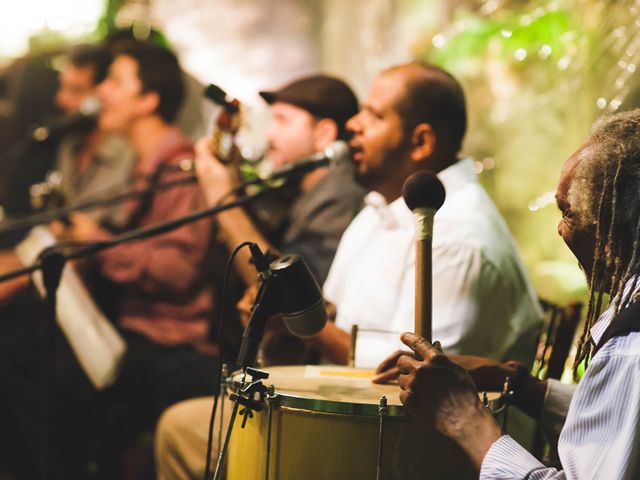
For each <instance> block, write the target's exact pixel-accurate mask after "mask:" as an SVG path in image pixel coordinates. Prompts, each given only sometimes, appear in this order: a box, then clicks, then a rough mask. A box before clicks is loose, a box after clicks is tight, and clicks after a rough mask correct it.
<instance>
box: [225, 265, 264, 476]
mask: <svg viewBox="0 0 640 480" xmlns="http://www.w3.org/2000/svg"><path fill="white" fill-rule="evenodd" d="M260 276H261V278H262V282H261V283H260V287H259V288H258V293H257V294H256V299H255V301H254V302H253V307H252V309H251V316H250V317H249V323H248V324H247V326H246V328H245V331H244V334H243V335H242V344H241V346H240V353H239V354H238V361H237V364H238V366H239V367H241V368H242V377H241V378H240V381H239V382H233V383H232V386H231V388H232V390H233V393H232V394H231V395H230V396H229V398H230V400H232V401H233V402H234V403H233V410H232V412H231V417H230V418H229V424H228V426H227V433H226V435H225V438H224V443H223V444H222V448H221V449H220V450H219V452H218V459H217V461H216V469H215V472H214V474H213V480H219V479H220V478H221V475H222V472H223V469H224V461H225V458H226V454H227V450H228V448H229V442H230V440H231V433H232V431H233V426H234V425H235V420H236V417H237V415H238V413H239V414H240V415H242V417H243V418H242V425H241V426H242V428H244V427H245V425H246V423H247V420H248V419H249V418H253V412H254V411H256V412H259V411H262V410H263V409H264V404H263V402H264V400H265V399H266V398H267V387H265V386H264V384H263V383H262V380H265V379H267V378H269V374H268V373H267V372H264V371H262V370H258V369H256V368H252V367H251V366H250V365H252V364H253V362H254V361H255V359H256V356H257V353H258V349H259V347H260V342H261V340H262V337H263V335H264V329H265V326H266V323H267V318H268V317H269V316H270V315H272V314H274V311H273V308H272V306H273V301H272V299H271V297H270V296H269V286H270V285H271V278H272V277H271V275H270V274H269V272H268V271H267V270H260ZM247 375H249V376H250V377H251V381H249V382H247ZM256 395H258V399H256V398H255V397H256ZM241 405H242V407H243V410H240V411H238V410H239V408H240V406H241ZM266 469H267V473H266V475H267V478H268V475H269V473H268V470H269V462H268V459H267V463H266Z"/></svg>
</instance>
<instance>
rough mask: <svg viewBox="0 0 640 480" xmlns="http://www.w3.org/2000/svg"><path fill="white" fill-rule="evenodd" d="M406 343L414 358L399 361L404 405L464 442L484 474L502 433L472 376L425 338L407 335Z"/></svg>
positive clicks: (405, 357)
mask: <svg viewBox="0 0 640 480" xmlns="http://www.w3.org/2000/svg"><path fill="white" fill-rule="evenodd" d="M401 340H402V342H403V343H404V344H405V345H407V346H408V347H409V348H411V350H412V351H413V353H414V354H412V355H401V356H400V357H399V358H398V361H397V363H396V366H397V368H398V371H399V372H400V375H399V376H398V383H399V385H400V388H401V389H402V391H401V392H400V401H401V402H402V404H403V405H404V406H405V408H406V409H407V410H408V411H409V413H410V414H411V415H412V416H414V417H416V418H418V419H420V420H423V421H426V422H428V423H430V424H432V425H433V426H434V427H435V428H436V429H437V430H438V431H439V432H440V433H442V434H443V435H445V436H447V437H449V438H451V439H452V440H453V441H454V442H456V443H458V445H460V447H461V448H462V449H463V450H464V451H465V452H466V453H467V455H468V456H469V458H470V459H471V462H472V464H473V465H474V466H475V468H476V469H477V470H479V469H480V466H481V465H482V460H483V459H484V457H485V455H486V453H487V451H488V450H489V448H490V447H491V445H492V444H493V442H495V441H496V440H497V439H498V438H500V436H501V435H502V433H501V431H500V427H499V426H498V424H497V423H496V421H495V419H494V418H493V416H492V415H491V413H490V412H489V410H487V409H486V408H485V407H484V406H483V405H482V404H481V403H480V398H479V396H478V390H477V389H476V387H475V385H474V383H473V380H472V379H471V377H470V376H469V373H468V372H467V371H466V370H465V369H464V368H463V367H462V366H460V365H458V364H456V363H454V362H452V361H451V360H450V359H449V358H448V357H447V356H446V355H444V353H442V350H441V349H440V348H436V347H434V346H433V345H432V344H431V343H429V341H428V340H426V339H424V338H422V337H419V336H417V335H414V334H412V333H404V334H402V337H401Z"/></svg>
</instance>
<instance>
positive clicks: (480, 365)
mask: <svg viewBox="0 0 640 480" xmlns="http://www.w3.org/2000/svg"><path fill="white" fill-rule="evenodd" d="M435 345H438V346H439V343H438V342H435V343H434V346H435ZM438 348H439V347H438ZM403 355H413V356H414V357H415V354H414V353H413V352H411V351H407V350H398V351H396V352H394V353H393V354H391V355H389V357H387V358H386V359H385V360H383V361H382V363H381V364H380V365H378V368H377V369H376V375H375V376H374V377H373V379H372V381H373V382H374V383H393V382H395V381H396V379H397V378H398V375H400V371H399V370H398V366H397V362H398V359H399V358H400V357H402V356H403ZM447 357H448V358H449V360H451V361H452V362H455V363H456V364H458V365H460V366H462V367H463V368H464V369H465V370H466V371H467V372H468V373H469V375H470V376H471V379H472V380H473V383H474V384H475V386H476V388H477V389H478V390H479V391H484V392H501V391H502V390H503V388H504V382H505V378H506V377H509V379H510V381H512V382H513V381H514V379H515V377H516V373H517V371H518V365H519V364H518V362H516V361H513V360H510V361H508V362H500V361H497V360H492V359H490V358H484V357H477V356H474V355H448V356H447ZM418 360H420V359H419V358H418ZM521 387H522V388H521V391H520V392H519V395H518V396H517V397H516V398H515V399H514V405H515V406H516V407H518V408H519V409H520V410H522V411H523V412H524V413H526V414H527V415H529V416H530V417H532V418H534V419H537V418H539V416H540V412H541V411H542V404H543V402H544V396H545V393H546V391H547V382H546V381H544V380H538V379H537V378H535V377H533V376H529V378H528V379H527V381H526V383H525V384H524V385H523V386H521Z"/></svg>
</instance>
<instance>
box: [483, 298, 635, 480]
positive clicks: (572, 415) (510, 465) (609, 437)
mask: <svg viewBox="0 0 640 480" xmlns="http://www.w3.org/2000/svg"><path fill="white" fill-rule="evenodd" d="M613 316H614V312H613V308H612V307H610V308H609V309H607V310H606V311H605V312H604V313H603V315H602V316H601V317H600V318H599V319H598V322H597V323H596V324H595V325H594V326H593V328H592V329H591V336H592V338H593V341H594V342H595V343H596V344H598V343H599V341H600V339H601V338H602V335H603V334H604V332H605V330H606V329H607V327H608V326H609V324H610V323H611V320H612V318H613ZM565 387H568V386H561V385H559V384H558V383H555V382H551V381H550V382H549V387H548V392H547V396H546V398H545V405H544V409H545V411H546V410H549V409H550V408H551V409H553V410H555V412H554V413H555V414H556V415H557V414H558V413H561V411H562V405H561V404H562V402H558V399H559V398H564V399H565V400H564V402H565V404H566V403H568V401H569V399H571V400H570V401H571V403H570V405H568V411H567V416H566V421H565V424H564V427H563V428H562V432H561V434H560V439H559V443H558V454H559V457H560V462H561V464H562V467H563V470H557V469H555V468H547V467H545V466H544V465H542V464H541V463H540V462H539V461H538V460H536V459H535V458H534V457H533V456H532V455H531V454H530V453H529V452H527V451H526V450H525V449H524V448H522V447H521V446H520V445H518V444H517V443H516V442H515V441H514V440H513V439H512V438H511V437H509V436H508V435H504V436H502V437H500V438H499V439H498V440H497V441H496V442H494V443H493V445H492V446H491V448H490V449H489V451H488V452H487V455H486V456H485V458H484V461H483V463H482V468H481V470H480V479H481V480H485V479H486V480H489V479H514V480H515V479H526V480H542V479H545V480H546V479H579V480H591V479H592V480H609V479H640V332H631V333H629V334H627V335H625V336H618V337H613V338H611V339H609V340H608V341H607V342H606V343H605V344H604V345H603V346H602V348H601V349H600V350H599V351H598V352H597V353H596V355H595V356H594V357H593V359H592V361H591V363H590V364H589V367H588V368H587V370H586V372H585V374H584V376H583V378H582V380H581V381H580V384H579V385H578V386H577V388H575V392H574V394H573V396H571V395H570V394H569V395H567V394H566V392H567V388H565ZM569 393H570V387H569Z"/></svg>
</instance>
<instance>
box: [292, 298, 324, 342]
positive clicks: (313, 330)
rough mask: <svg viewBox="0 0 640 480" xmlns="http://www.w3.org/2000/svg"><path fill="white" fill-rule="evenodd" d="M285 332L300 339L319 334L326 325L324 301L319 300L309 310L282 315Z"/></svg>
mask: <svg viewBox="0 0 640 480" xmlns="http://www.w3.org/2000/svg"><path fill="white" fill-rule="evenodd" d="M282 320H283V321H284V324H285V326H286V327H287V330H289V332H291V334H292V335H295V336H296V337H300V338H309V337H313V336H314V335H317V334H318V333H320V331H321V330H322V329H323V328H324V326H325V325H326V323H327V309H326V308H325V306H324V300H323V299H320V300H319V301H318V302H317V303H316V304H315V305H313V306H312V307H311V308H308V309H306V310H304V311H301V312H297V313H286V314H285V313H283V314H282Z"/></svg>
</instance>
